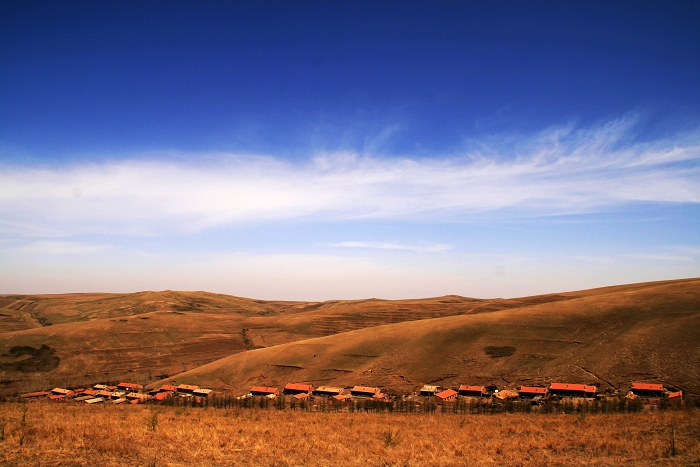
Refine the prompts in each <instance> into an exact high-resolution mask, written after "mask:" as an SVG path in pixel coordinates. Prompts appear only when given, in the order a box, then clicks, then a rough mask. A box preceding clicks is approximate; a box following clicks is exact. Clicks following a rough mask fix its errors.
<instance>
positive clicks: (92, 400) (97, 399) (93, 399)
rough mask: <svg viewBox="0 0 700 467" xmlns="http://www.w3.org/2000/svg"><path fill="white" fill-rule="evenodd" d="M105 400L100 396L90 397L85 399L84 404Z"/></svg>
mask: <svg viewBox="0 0 700 467" xmlns="http://www.w3.org/2000/svg"><path fill="white" fill-rule="evenodd" d="M104 401H105V400H104V399H103V398H101V397H93V398H92V399H87V400H86V401H85V403H86V404H91V405H92V404H99V403H100V402H104Z"/></svg>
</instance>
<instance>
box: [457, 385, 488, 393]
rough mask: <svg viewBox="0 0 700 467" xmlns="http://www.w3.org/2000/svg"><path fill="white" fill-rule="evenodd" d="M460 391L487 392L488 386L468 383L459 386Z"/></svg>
mask: <svg viewBox="0 0 700 467" xmlns="http://www.w3.org/2000/svg"><path fill="white" fill-rule="evenodd" d="M459 390H460V391H468V392H485V391H486V387H485V386H467V385H466V384H463V385H461V386H460V387H459Z"/></svg>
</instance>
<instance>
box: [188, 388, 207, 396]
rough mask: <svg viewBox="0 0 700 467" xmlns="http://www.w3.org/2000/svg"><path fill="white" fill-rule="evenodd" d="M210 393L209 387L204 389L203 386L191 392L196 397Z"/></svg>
mask: <svg viewBox="0 0 700 467" xmlns="http://www.w3.org/2000/svg"><path fill="white" fill-rule="evenodd" d="M211 393H212V390H211V389H205V388H199V389H195V390H194V391H192V394H194V395H195V396H197V397H209V394H211Z"/></svg>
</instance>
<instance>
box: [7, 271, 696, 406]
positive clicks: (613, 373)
mask: <svg viewBox="0 0 700 467" xmlns="http://www.w3.org/2000/svg"><path fill="white" fill-rule="evenodd" d="M698 368H700V279H686V280H674V281H664V282H653V283H643V284H631V285H622V286H614V287H606V288H600V289H592V290H584V291H577V292H567V293H558V294H548V295H540V296H534V297H523V298H516V299H473V298H465V297H458V296H445V297H436V298H429V299H416V300H378V299H367V300H347V301H337V300H336V301H327V302H279V301H278V302H271V301H263V300H253V299H246V298H238V297H232V296H227V295H221V294H213V293H207V292H174V291H164V292H140V293H135V294H68V295H34V296H29V295H4V296H0V394H6V395H10V394H14V393H17V392H20V391H32V390H43V389H49V388H51V387H54V386H68V387H76V386H84V385H88V384H92V383H95V382H110V381H111V382H118V381H120V380H128V381H134V382H139V383H143V384H150V386H155V385H157V384H161V383H162V382H164V381H176V382H178V383H189V384H197V385H202V386H209V387H213V388H215V389H219V390H228V391H232V392H234V393H238V394H243V393H245V392H247V391H248V390H249V388H250V387H251V386H252V385H267V386H276V387H281V386H283V385H284V384H286V383H288V382H310V383H312V384H314V385H316V386H318V385H321V384H326V385H338V386H345V387H347V386H352V385H355V384H361V385H368V386H382V387H384V388H389V389H396V390H399V391H415V390H416V389H418V388H420V387H421V386H422V385H423V384H426V383H428V384H430V383H432V384H438V385H441V386H446V387H449V386H457V385H459V384H464V383H468V384H494V385H497V386H498V387H499V388H504V387H506V388H507V387H516V386H518V385H520V384H531V385H536V384H543V385H547V384H549V383H550V382H552V381H564V382H577V383H583V384H594V385H596V386H598V387H599V388H600V390H605V389H610V388H613V389H620V390H623V391H625V390H626V389H627V388H628V387H629V384H630V383H631V382H632V381H649V382H659V383H663V384H666V385H667V386H671V387H676V388H679V389H682V390H683V391H685V393H687V394H690V395H696V396H697V395H700V372H698V371H697V369H698Z"/></svg>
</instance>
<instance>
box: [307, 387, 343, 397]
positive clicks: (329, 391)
mask: <svg viewBox="0 0 700 467" xmlns="http://www.w3.org/2000/svg"><path fill="white" fill-rule="evenodd" d="M344 393H345V389H344V388H338V387H333V386H319V387H317V388H316V389H314V396H326V397H333V396H339V395H341V394H344Z"/></svg>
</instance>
